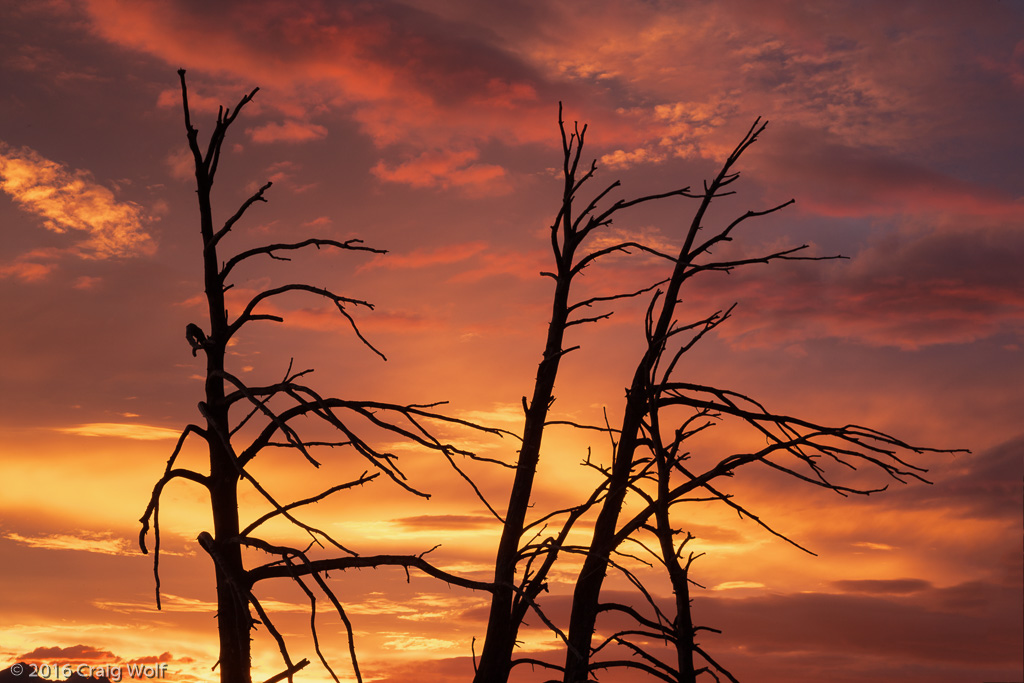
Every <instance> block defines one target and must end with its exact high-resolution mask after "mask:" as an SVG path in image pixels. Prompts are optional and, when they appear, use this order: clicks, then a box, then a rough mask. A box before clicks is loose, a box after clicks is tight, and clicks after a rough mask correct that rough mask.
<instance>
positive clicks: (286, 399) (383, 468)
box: [139, 69, 498, 683]
mask: <svg viewBox="0 0 1024 683" xmlns="http://www.w3.org/2000/svg"><path fill="white" fill-rule="evenodd" d="M178 75H179V79H180V82H181V94H182V106H183V109H184V118H185V129H186V133H187V137H188V146H189V150H190V151H191V153H192V158H193V161H194V166H195V177H196V188H197V190H196V191H197V197H198V203H199V219H200V233H201V237H202V259H203V273H204V282H203V284H204V287H205V297H206V304H207V312H208V319H207V323H206V324H207V325H208V327H207V328H206V330H204V329H203V328H202V327H201V326H200V325H198V324H196V323H190V324H189V325H188V327H187V329H186V339H187V341H188V343H189V346H190V347H191V352H192V354H193V355H197V354H198V353H199V352H202V354H203V355H204V356H205V359H206V374H205V385H204V394H205V395H204V398H203V400H202V401H201V402H200V403H199V412H200V414H201V417H202V418H203V422H202V423H201V424H189V425H188V426H186V427H185V428H184V430H183V431H182V433H181V435H180V437H179V439H178V442H177V444H176V446H175V448H174V450H173V452H172V453H171V456H170V458H169V459H168V461H167V466H166V469H165V471H164V473H163V475H162V476H161V477H160V478H159V480H158V481H157V482H156V484H155V486H154V487H153V491H152V495H151V499H150V502H149V505H148V506H147V508H146V511H145V513H144V514H143V516H142V518H141V520H140V521H141V523H142V529H141V531H140V533H139V544H140V547H141V549H142V551H143V552H144V553H146V552H148V547H147V545H146V537H147V535H148V532H149V530H150V528H151V527H152V530H153V551H154V553H153V573H154V577H155V580H156V601H157V606H158V607H159V606H160V500H161V494H162V493H163V492H164V490H165V489H166V487H167V485H168V484H170V483H171V482H174V481H177V480H184V481H188V482H191V483H193V484H196V485H198V486H200V487H201V488H202V489H204V490H205V491H206V492H207V493H208V495H209V504H210V511H211V513H212V520H213V532H212V533H210V532H206V531H204V532H202V533H201V534H200V535H199V537H198V542H199V544H200V546H201V547H202V548H203V550H205V551H206V552H207V553H208V554H209V556H210V558H211V560H212V564H213V569H214V574H215V577H216V590H217V620H218V633H219V642H220V656H219V659H218V662H217V666H218V667H219V669H220V680H221V681H222V683H250V681H251V680H252V679H251V671H250V666H251V665H250V655H251V651H250V648H251V643H250V639H251V637H252V632H253V631H254V630H258V629H260V628H262V629H265V631H266V633H267V634H268V635H269V636H270V637H271V638H272V639H273V640H274V641H275V643H276V645H277V647H278V649H279V650H280V653H281V657H282V659H283V661H284V666H285V668H284V671H282V672H281V673H280V674H278V675H276V676H273V677H272V678H270V679H269V681H268V683H270V682H272V681H279V680H285V679H287V680H289V681H291V680H292V679H293V675H294V673H295V672H296V671H298V670H300V669H302V668H303V667H305V666H306V665H308V663H309V661H308V659H305V658H304V659H302V660H300V661H294V660H293V659H292V657H291V655H290V653H289V651H288V648H287V645H286V643H285V639H284V637H283V636H282V634H281V632H280V631H279V630H278V629H277V628H276V627H275V625H274V622H273V620H272V617H271V614H270V613H269V612H268V610H267V609H265V607H264V606H263V604H261V602H260V599H259V598H258V597H257V592H256V589H257V586H258V584H260V583H261V582H263V581H269V580H272V579H278V578H286V579H289V580H291V581H294V582H295V583H296V584H297V585H298V586H299V587H300V588H301V590H302V591H303V593H304V594H305V595H306V596H307V597H308V598H309V601H310V610H311V612H312V615H313V618H312V619H311V625H310V629H311V632H312V640H313V644H314V647H315V650H316V655H317V657H318V658H319V659H320V661H321V663H322V664H323V666H324V667H325V668H326V669H327V670H328V671H329V672H330V673H331V676H332V677H333V678H334V680H338V679H337V677H336V676H335V675H334V672H333V670H332V669H331V667H330V665H329V663H328V660H327V658H326V656H325V655H324V653H323V652H321V648H320V644H319V641H318V638H317V630H316V621H315V617H316V601H317V594H318V593H319V594H320V595H321V596H323V597H324V598H326V599H327V601H328V602H329V603H330V604H331V605H332V607H333V608H334V610H335V612H336V613H337V615H338V617H339V618H340V620H341V621H342V622H343V623H344V626H345V629H346V630H347V632H348V650H349V657H350V659H351V663H352V668H353V671H354V675H355V677H356V679H357V680H360V681H361V680H362V676H361V673H360V670H359V665H358V662H357V658H356V650H355V642H354V637H353V630H352V624H351V622H350V620H349V618H348V616H347V614H346V612H345V609H344V607H343V605H342V603H341V602H340V601H339V599H338V598H337V596H336V595H335V593H334V592H333V591H332V589H331V587H330V585H329V583H328V581H327V578H326V572H328V571H331V570H335V571H339V570H346V569H352V568H366V567H386V566H394V567H402V568H404V569H405V570H406V571H408V570H409V569H417V570H419V571H421V572H424V573H425V574H427V575H430V576H434V577H437V578H439V579H443V580H444V581H446V582H447V583H450V584H453V585H456V586H462V587H465V588H469V589H476V590H484V591H489V590H490V588H491V586H490V584H488V583H484V582H479V581H472V580H468V579H464V578H461V577H458V576H454V575H451V574H449V573H447V572H445V571H442V570H440V569H438V568H437V567H435V566H433V565H432V564H431V563H429V562H428V561H427V560H426V559H425V558H424V555H425V553H422V554H419V555H386V556H381V555H376V556H360V555H358V553H356V552H355V551H353V550H350V549H349V548H347V547H346V546H344V545H342V544H341V543H340V542H339V541H337V540H336V539H334V538H333V537H332V536H331V535H330V534H328V533H327V532H325V531H324V530H322V529H319V528H315V527H313V526H311V525H309V524H307V523H305V522H303V521H302V520H301V519H300V518H299V516H298V514H299V512H300V511H301V509H302V508H304V507H305V506H309V505H311V504H313V503H316V502H318V501H321V500H324V499H325V498H327V497H329V496H332V495H334V494H336V493H339V492H342V491H345V490H347V489H352V488H354V487H358V486H363V485H364V484H368V483H370V482H371V481H373V480H376V479H379V478H381V475H383V478H384V479H390V480H391V481H392V482H393V483H394V484H395V485H397V486H399V487H401V488H402V489H404V490H405V491H407V492H408V493H410V494H412V495H415V496H421V497H427V494H426V493H425V492H423V491H421V490H419V489H417V488H416V487H415V486H414V485H413V484H411V483H410V482H409V481H408V480H407V478H406V475H405V474H404V473H403V471H402V469H401V467H400V464H399V462H398V460H397V458H396V456H395V454H394V453H392V452H389V451H387V450H383V449H381V448H379V447H377V446H375V445H374V442H373V441H372V440H371V438H370V437H368V436H366V435H365V434H366V433H367V432H373V433H375V434H376V435H377V436H379V435H381V434H384V435H387V436H388V437H389V438H391V439H396V438H397V439H399V440H403V441H405V442H408V443H411V444H415V445H417V446H419V447H421V448H422V449H424V450H425V451H427V452H433V453H435V454H436V455H438V456H439V457H443V458H445V459H446V460H447V461H448V462H449V463H450V465H451V466H452V467H454V468H455V469H456V470H458V469H459V467H458V465H457V463H456V462H455V460H454V458H455V456H459V457H469V458H473V457H476V456H475V455H474V454H473V453H470V452H469V451H466V450H463V449H460V448H457V447H455V446H453V445H451V444H448V443H445V442H444V441H442V440H441V439H440V438H438V437H437V436H435V435H434V432H433V431H432V425H437V424H440V423H445V424H448V425H459V426H460V427H466V428H471V429H483V428H480V427H477V426H476V425H473V424H472V423H469V422H466V421H463V420H458V419H455V418H451V417H447V416H444V415H442V414H440V413H438V412H436V410H435V409H436V408H437V406H438V405H439V404H436V403H434V404H425V405H402V404H395V403H385V402H379V401H358V400H346V399H340V398H333V397H327V396H323V395H321V394H320V393H318V392H317V391H316V390H314V389H313V388H312V387H310V386H309V385H308V384H306V378H307V376H308V375H309V374H310V373H311V372H312V371H311V370H301V371H296V370H294V369H293V367H292V363H291V362H289V363H288V365H287V369H286V370H285V371H284V374H283V376H282V378H281V380H280V381H278V382H275V383H272V384H267V385H262V386H250V385H248V384H247V383H246V382H244V381H243V380H242V379H240V378H239V377H238V376H237V375H235V374H233V373H232V372H230V371H229V369H228V367H227V364H226V355H227V348H228V345H229V343H230V342H231V341H232V339H234V338H236V337H237V336H238V335H239V333H240V332H242V330H243V328H245V327H246V326H247V325H249V324H251V323H255V322H266V321H269V322H278V323H280V322H283V316H282V315H279V314H277V313H271V312H265V311H266V310H267V309H266V307H265V304H266V303H267V302H269V301H271V300H275V299H276V298H277V297H280V296H282V295H285V294H290V293H301V294H305V295H308V296H312V297H314V298H317V299H320V300H322V301H324V302H326V303H328V304H331V305H333V306H334V307H335V309H336V310H337V312H338V314H339V315H341V316H342V317H344V318H345V319H346V320H347V321H348V323H349V324H350V326H351V329H352V331H353V333H354V334H355V335H356V337H357V338H358V339H359V340H360V341H361V342H362V344H363V345H365V346H366V347H367V348H368V349H369V350H370V351H371V352H373V353H375V354H377V355H378V356H381V357H382V358H383V354H381V353H380V351H378V350H377V349H376V348H374V347H373V346H372V345H371V344H370V342H369V341H367V339H366V338H365V337H364V336H363V335H362V334H361V333H360V331H359V328H358V326H357V325H356V321H355V319H354V317H353V314H352V311H353V310H354V309H357V308H365V309H371V308H372V305H371V304H370V303H369V302H366V301H362V300H358V299H353V298H350V297H346V296H344V295H341V294H338V293H335V292H334V291H332V290H330V289H326V288H323V287H317V286H312V285H309V284H304V283H290V284H285V285H281V286H278V287H273V288H270V289H266V290H264V291H260V292H258V293H256V294H255V295H253V296H251V298H249V300H248V302H247V303H245V304H244V305H243V306H242V309H241V311H240V312H239V313H238V314H237V315H235V316H234V317H233V318H232V317H231V316H230V315H229V313H228V310H227V306H226V304H225V293H226V292H227V291H228V290H229V289H230V288H231V286H232V283H231V278H230V277H229V276H231V275H233V274H234V273H235V271H236V269H239V268H242V267H243V266H248V265H250V264H251V263H252V261H253V260H254V259H258V258H262V257H267V258H269V259H271V260H278V261H282V260H288V257H287V256H286V254H288V253H290V252H295V251H298V250H303V249H307V248H309V247H313V248H316V249H318V250H319V249H324V248H328V249H334V250H339V251H346V252H359V253H373V254H379V253H384V252H383V251H382V250H380V249H374V248H371V247H367V246H365V245H364V244H363V243H362V242H361V241H360V240H358V239H350V240H346V241H338V240H334V239H319V238H309V239H305V240H302V241H299V242H294V243H278V244H267V245H264V246H260V247H255V248H250V249H246V250H243V251H239V252H237V253H234V254H233V255H229V256H226V257H225V256H223V255H222V254H224V245H225V244H226V242H227V241H228V240H227V238H228V237H229V236H230V234H231V231H232V229H233V228H235V226H236V225H237V224H238V222H239V220H240V219H241V218H242V217H243V215H244V214H245V213H246V211H248V210H249V209H250V208H251V207H252V206H253V205H254V204H256V203H258V202H265V201H266V199H265V198H264V194H265V193H266V191H267V190H268V189H270V186H271V184H270V183H269V182H268V183H266V184H265V185H263V186H262V187H260V188H259V189H258V190H257V191H256V192H255V193H254V194H252V195H251V196H250V197H249V198H248V199H247V200H246V201H245V202H243V203H242V204H241V206H240V207H238V209H237V210H236V211H235V212H234V214H232V215H231V216H230V217H229V218H228V219H227V220H226V221H225V222H224V223H223V225H221V226H219V227H217V226H215V224H214V218H213V216H214V213H213V200H212V189H213V182H214V177H215V175H216V172H217V169H218V165H219V163H220V160H221V153H222V148H223V144H224V140H225V135H226V133H227V131H228V129H229V127H230V126H231V124H232V123H234V121H235V120H236V118H237V116H238V115H239V113H240V112H241V111H242V109H243V108H244V107H245V105H246V104H248V103H249V102H250V101H251V100H252V98H253V97H254V96H255V95H256V93H257V91H258V88H257V89H255V90H253V91H252V92H250V93H249V94H248V95H245V96H244V97H242V98H241V99H240V100H239V102H238V104H237V105H236V106H235V108H234V110H231V109H225V108H223V107H222V108H221V109H220V112H219V113H218V115H217V122H216V126H215V127H214V130H213V132H212V134H211V136H210V140H209V142H208V144H207V146H206V150H205V152H204V151H203V150H202V148H201V146H200V143H199V134H198V130H197V129H196V128H195V127H194V126H193V125H192V119H191V114H190V110H189V104H188V89H187V87H186V84H185V71H184V69H182V70H179V71H178ZM304 418H305V421H304V422H302V427H303V430H306V429H308V428H309V427H308V425H309V424H310V423H311V422H312V423H315V424H317V425H320V426H321V427H326V428H329V429H330V430H331V431H332V432H334V433H336V434H337V438H336V439H333V440H329V441H323V440H315V439H313V438H307V437H306V436H304V435H303V434H304V433H305V432H304V431H300V426H299V425H300V421H302V420H303V419H304ZM484 431H488V432H490V433H492V434H498V431H497V430H484ZM190 437H192V438H194V439H199V440H200V441H201V442H202V443H203V445H204V448H205V449H206V450H207V451H208V454H209V471H208V472H199V471H196V470H193V469H188V468H185V467H179V466H177V465H176V460H177V458H178V456H179V454H180V453H181V452H182V447H183V445H184V444H185V442H186V440H187V439H189V438H190ZM274 448H281V449H287V450H289V451H291V452H294V453H295V454H296V456H297V457H296V459H300V458H301V459H302V460H304V461H305V462H306V464H308V465H311V466H313V467H319V465H320V463H319V461H318V460H317V458H316V457H314V454H315V453H316V451H317V450H318V449H321V450H322V449H335V450H340V451H342V452H343V453H344V454H345V455H347V456H350V457H355V458H360V459H362V460H364V461H365V467H366V470H365V471H364V472H363V473H362V475H360V476H358V477H356V478H355V479H352V480H350V481H347V482H344V483H339V484H336V485H334V486H330V487H328V488H326V489H324V490H322V491H321V492H319V493H318V494H316V495H313V496H310V497H308V498H304V499H301V500H295V501H291V502H279V501H278V499H277V498H275V496H274V494H273V493H272V491H271V490H270V489H269V488H268V487H267V486H265V485H264V483H262V482H261V481H260V480H259V479H258V478H257V477H256V476H255V475H254V474H253V473H252V469H251V465H252V464H253V462H254V461H255V460H256V458H257V457H258V456H259V455H260V454H261V453H263V452H265V451H266V450H268V449H274ZM334 457H336V456H334ZM243 486H244V487H248V489H250V490H253V491H255V492H256V493H257V494H258V495H259V496H260V497H261V498H262V500H263V501H264V502H265V505H266V507H267V508H268V509H269V511H268V512H266V513H265V514H263V515H261V516H259V517H257V518H255V519H252V520H247V521H245V522H243V521H242V520H241V519H240V513H239V492H240V488H241V487H243ZM272 520H273V521H281V520H287V521H288V522H290V523H291V525H293V526H294V527H296V528H297V530H299V531H300V532H301V533H302V534H304V535H305V536H307V537H308V538H307V541H308V546H309V547H307V548H302V547H291V546H284V545H280V544H273V543H270V542H268V541H266V540H265V539H263V538H261V537H260V536H259V535H258V532H259V531H260V530H261V529H263V528H265V527H264V526H263V525H264V524H266V523H267V522H269V521H272ZM313 546H316V547H317V548H329V549H331V550H332V551H334V552H335V553H337V556H329V557H318V556H314V554H313V553H312V552H311V551H310V550H309V548H310V547H313ZM257 552H260V553H263V554H265V555H268V556H269V557H270V559H269V561H266V562H264V563H263V564H260V565H258V566H254V567H251V568H250V567H248V566H247V560H249V559H250V558H251V557H252V556H253V555H254V554H256V553H257Z"/></svg>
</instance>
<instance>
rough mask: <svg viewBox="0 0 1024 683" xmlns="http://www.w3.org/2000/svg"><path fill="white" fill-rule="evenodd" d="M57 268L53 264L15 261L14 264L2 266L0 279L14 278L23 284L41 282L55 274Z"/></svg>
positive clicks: (0, 267)
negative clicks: (52, 273)
mask: <svg viewBox="0 0 1024 683" xmlns="http://www.w3.org/2000/svg"><path fill="white" fill-rule="evenodd" d="M56 267H57V266H56V265H54V264H53V263H32V262H30V261H15V262H14V263H9V264H7V265H5V266H0V277H13V278H15V279H17V280H21V281H22V282H39V281H40V280H44V279H46V276H47V275H49V274H50V273H51V272H53V270H54V268H56Z"/></svg>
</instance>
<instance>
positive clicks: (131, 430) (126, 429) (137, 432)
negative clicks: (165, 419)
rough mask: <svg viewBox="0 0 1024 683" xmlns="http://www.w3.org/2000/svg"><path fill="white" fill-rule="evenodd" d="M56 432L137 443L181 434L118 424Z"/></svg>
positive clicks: (146, 426) (138, 425) (169, 430)
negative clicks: (127, 440) (115, 438)
mask: <svg viewBox="0 0 1024 683" xmlns="http://www.w3.org/2000/svg"><path fill="white" fill-rule="evenodd" d="M57 431H59V432H64V433H66V434H76V435H78V436H114V437H119V438H122V439H138V440H139V441H159V440H162V439H177V438H178V436H180V434H181V432H179V431H178V430H177V429H167V428H166V427H153V426H151V425H143V424H124V423H120V422H91V423H89V424H82V425H78V426H76V427H60V428H58V429H57Z"/></svg>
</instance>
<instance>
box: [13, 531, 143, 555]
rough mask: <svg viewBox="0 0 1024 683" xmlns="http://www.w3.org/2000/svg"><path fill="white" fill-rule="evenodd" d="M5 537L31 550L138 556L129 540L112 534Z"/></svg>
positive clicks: (89, 533)
mask: <svg viewBox="0 0 1024 683" xmlns="http://www.w3.org/2000/svg"><path fill="white" fill-rule="evenodd" d="M4 537H5V538H8V539H10V540H12V541H14V542H15V543H21V544H22V545H25V546H28V547H29V548H41V549H44V550H80V551H83V552H88V553H99V554H101V555H136V554H137V551H136V550H135V548H134V546H132V544H131V543H130V542H129V541H128V540H127V539H124V538H119V537H116V536H114V535H113V534H112V533H110V532H99V533H93V532H87V531H82V532H79V533H78V534H44V535H41V536H22V535H21V534H18V533H15V532H10V533H6V534H4Z"/></svg>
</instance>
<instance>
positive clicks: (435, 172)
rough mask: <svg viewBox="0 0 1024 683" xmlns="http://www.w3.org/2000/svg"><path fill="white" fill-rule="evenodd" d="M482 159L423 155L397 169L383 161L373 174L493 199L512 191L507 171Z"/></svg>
mask: <svg viewBox="0 0 1024 683" xmlns="http://www.w3.org/2000/svg"><path fill="white" fill-rule="evenodd" d="M478 156H479V152H477V151H476V150H463V151H459V152H452V151H432V152H423V153H421V154H419V155H418V156H416V157H415V158H413V159H409V160H407V161H404V162H401V163H399V164H397V165H394V166H389V165H388V164H386V163H385V162H383V161H379V162H377V164H376V165H375V166H374V167H373V168H372V169H371V172H372V173H373V174H374V175H375V176H377V177H378V178H380V179H381V180H386V181H388V182H392V183H404V184H406V185H411V186H412V187H440V188H445V189H447V188H450V187H457V188H462V189H466V190H472V191H473V192H474V193H476V194H486V195H490V196H494V195H496V194H505V193H507V192H509V191H511V187H510V186H509V185H508V184H507V183H505V182H504V180H505V175H506V174H505V169H504V168H502V167H501V166H497V165H495V164H481V163H476V159H477V157H478Z"/></svg>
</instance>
